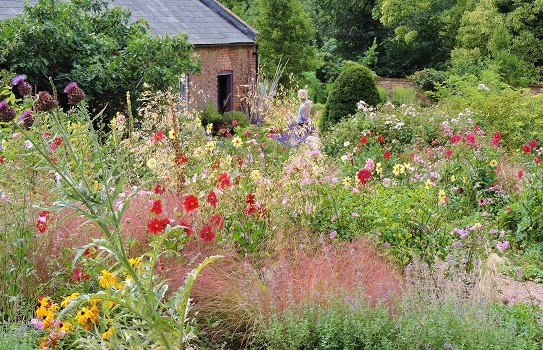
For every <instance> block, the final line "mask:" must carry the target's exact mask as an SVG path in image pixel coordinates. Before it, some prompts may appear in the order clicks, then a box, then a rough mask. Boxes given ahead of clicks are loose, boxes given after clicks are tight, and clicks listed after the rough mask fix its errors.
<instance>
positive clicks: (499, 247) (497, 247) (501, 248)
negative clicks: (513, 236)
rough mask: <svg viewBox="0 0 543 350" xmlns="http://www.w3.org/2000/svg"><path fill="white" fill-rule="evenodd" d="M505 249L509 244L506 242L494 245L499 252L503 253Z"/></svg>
mask: <svg viewBox="0 0 543 350" xmlns="http://www.w3.org/2000/svg"><path fill="white" fill-rule="evenodd" d="M507 248H509V242H508V241H503V242H498V243H496V249H498V250H499V251H500V252H503V251H504V250H506V249H507Z"/></svg>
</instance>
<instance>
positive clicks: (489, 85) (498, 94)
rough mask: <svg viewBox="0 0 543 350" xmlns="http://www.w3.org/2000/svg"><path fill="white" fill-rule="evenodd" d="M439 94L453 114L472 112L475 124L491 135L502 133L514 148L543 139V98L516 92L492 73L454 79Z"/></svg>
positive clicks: (525, 92) (508, 143)
mask: <svg viewBox="0 0 543 350" xmlns="http://www.w3.org/2000/svg"><path fill="white" fill-rule="evenodd" d="M438 95H439V99H440V100H441V101H442V103H443V108H446V109H447V110H448V111H449V113H454V112H457V113H460V112H465V111H466V110H469V111H471V118H472V119H473V121H474V123H476V124H477V125H478V126H480V127H482V128H483V129H484V130H488V131H489V132H495V131H499V132H500V133H501V135H502V139H503V140H504V143H505V144H507V145H508V147H510V148H519V147H520V146H521V145H522V144H523V143H524V142H526V140H529V139H530V138H536V139H542V138H543V132H542V131H541V130H543V95H540V94H532V93H531V92H529V91H528V90H521V89H512V88H510V87H509V86H507V85H505V84H503V83H501V82H500V81H499V78H497V77H496V75H495V74H494V73H492V72H486V75H484V76H483V77H482V78H481V79H480V80H479V79H478V78H476V77H475V76H472V77H471V78H470V77H466V76H464V77H459V76H451V77H449V78H448V79H447V86H446V87H443V88H441V89H439V91H438Z"/></svg>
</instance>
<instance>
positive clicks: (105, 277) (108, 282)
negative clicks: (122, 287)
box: [99, 270, 117, 288]
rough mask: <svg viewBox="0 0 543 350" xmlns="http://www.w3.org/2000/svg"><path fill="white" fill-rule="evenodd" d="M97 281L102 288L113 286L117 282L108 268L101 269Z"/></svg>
mask: <svg viewBox="0 0 543 350" xmlns="http://www.w3.org/2000/svg"><path fill="white" fill-rule="evenodd" d="M99 283H100V287H102V288H109V287H115V285H116V284H117V277H116V276H115V275H114V274H112V273H111V272H109V271H108V270H102V276H101V277H100V281H99Z"/></svg>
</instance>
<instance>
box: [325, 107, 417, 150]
mask: <svg viewBox="0 0 543 350" xmlns="http://www.w3.org/2000/svg"><path fill="white" fill-rule="evenodd" d="M408 123H409V118H407V115H405V114H404V113H403V112H402V111H400V110H397V111H393V113H391V114H387V113H378V114H375V113H367V112H363V111H360V112H358V113H356V114H355V115H354V116H353V117H352V118H349V119H344V120H342V121H340V122H339V123H337V124H336V125H335V126H333V127H332V128H331V130H330V131H329V132H328V133H326V134H324V135H323V136H322V148H323V151H324V153H326V154H327V155H330V156H334V157H335V156H339V155H342V154H343V153H344V152H346V151H349V150H350V149H351V148H352V147H355V146H356V145H357V144H358V143H359V141H360V138H361V137H362V136H366V137H367V139H368V142H369V145H375V144H378V142H377V141H376V140H375V139H376V138H377V137H378V136H379V135H383V138H384V142H383V144H381V146H380V147H378V148H377V149H376V150H374V151H372V152H371V153H370V154H368V156H373V155H375V154H382V152H383V151H384V149H383V147H384V146H390V147H392V149H393V150H395V151H397V152H401V151H403V148H404V147H405V146H408V145H411V144H412V142H413V134H414V133H413V129H412V128H411V126H410V125H409V124H408ZM370 135H373V136H374V137H373V138H372V137H370ZM345 145H348V146H347V147H346V146H345ZM373 152H375V153H373Z"/></svg>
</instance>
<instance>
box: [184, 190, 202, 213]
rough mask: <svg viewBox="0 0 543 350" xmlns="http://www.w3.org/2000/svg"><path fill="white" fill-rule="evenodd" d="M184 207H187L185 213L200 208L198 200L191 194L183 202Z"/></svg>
mask: <svg viewBox="0 0 543 350" xmlns="http://www.w3.org/2000/svg"><path fill="white" fill-rule="evenodd" d="M183 206H184V207H185V211H186V212H187V213H188V212H191V211H193V210H194V209H197V208H198V198H196V196H194V195H192V194H189V195H188V196H186V197H185V200H183Z"/></svg>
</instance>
